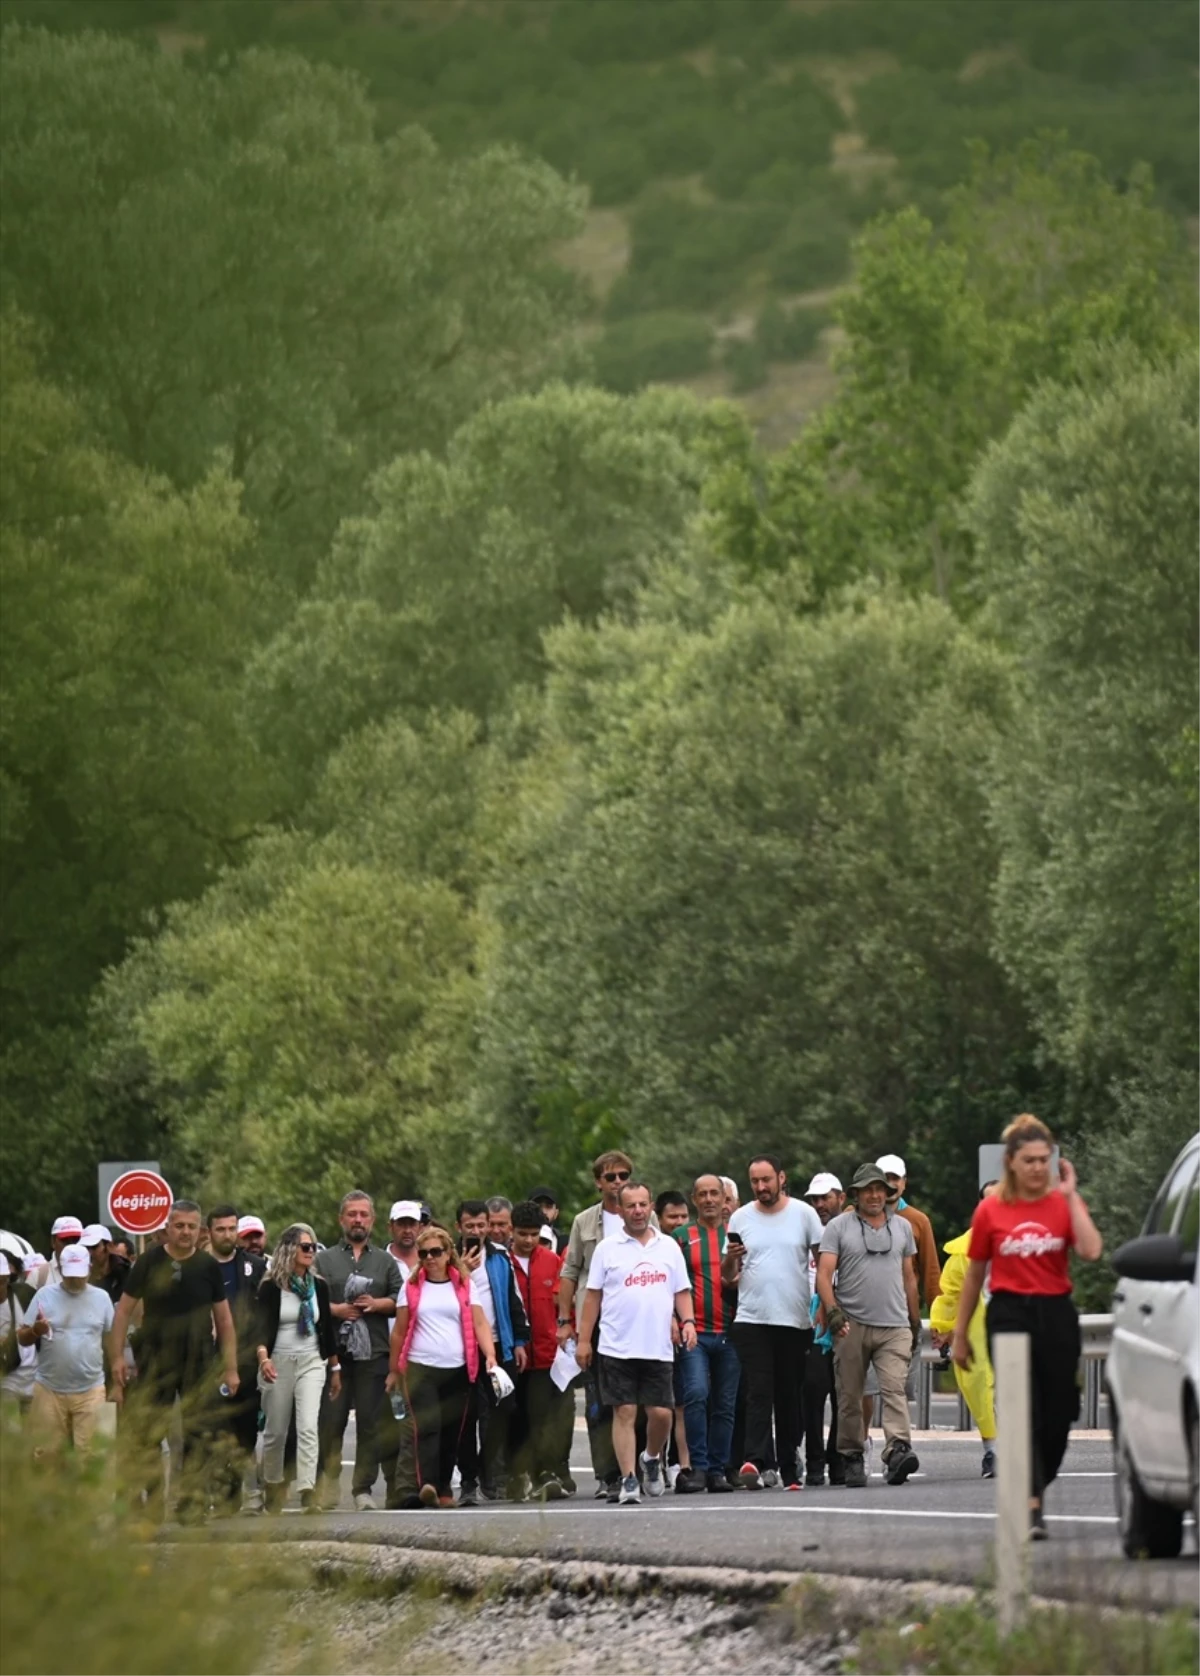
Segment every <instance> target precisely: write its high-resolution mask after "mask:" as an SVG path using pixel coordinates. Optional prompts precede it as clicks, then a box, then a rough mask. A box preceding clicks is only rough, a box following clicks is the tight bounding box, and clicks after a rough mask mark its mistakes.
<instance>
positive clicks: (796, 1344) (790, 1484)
mask: <svg viewBox="0 0 1200 1676" xmlns="http://www.w3.org/2000/svg"><path fill="white" fill-rule="evenodd" d="M786 1185H787V1176H786V1175H785V1174H784V1171H783V1166H782V1164H781V1163H780V1161H779V1159H778V1158H774V1157H772V1156H770V1155H769V1154H763V1155H761V1156H759V1157H757V1158H752V1159H751V1160H750V1192H751V1195H752V1199H751V1202H750V1203H749V1204H746V1205H743V1206H742V1207H741V1209H740V1210H735V1211H734V1213H733V1215H732V1216H731V1217H730V1219H729V1228H728V1230H727V1232H726V1235H725V1255H724V1257H723V1258H722V1260H721V1279H722V1280H723V1281H725V1282H726V1283H727V1284H728V1285H734V1286H736V1287H737V1289H738V1306H737V1319H736V1321H735V1322H734V1324H733V1342H734V1344H735V1345H736V1346H737V1353H738V1360H739V1361H740V1362H741V1365H742V1385H743V1387H744V1389H745V1392H746V1460H745V1462H744V1464H743V1465H742V1467H741V1469H740V1471H739V1473H738V1478H739V1479H740V1481H741V1482H742V1484H744V1485H745V1487H746V1488H747V1489H748V1490H760V1489H761V1488H762V1487H763V1482H764V1474H766V1473H771V1472H775V1471H777V1472H778V1476H779V1478H781V1479H782V1481H783V1484H784V1486H785V1488H787V1489H789V1490H790V1489H796V1490H798V1489H799V1488H800V1474H799V1469H798V1466H797V1454H798V1452H799V1449H800V1445H801V1443H802V1442H803V1440H804V1410H803V1405H802V1400H801V1394H802V1390H803V1383H804V1363H805V1358H806V1357H807V1355H808V1347H809V1345H810V1344H811V1343H812V1326H811V1324H810V1320H809V1299H810V1297H811V1289H810V1282H809V1263H810V1259H811V1256H812V1253H813V1251H814V1250H815V1248H816V1247H817V1246H818V1245H820V1243H821V1221H820V1218H819V1217H818V1215H817V1213H816V1211H815V1210H814V1209H813V1208H812V1206H811V1205H809V1204H806V1203H805V1202H804V1200H803V1199H790V1198H788V1196H787V1193H786V1192H785V1187H786ZM772 1416H773V1417H774V1439H775V1442H774V1445H772V1441H771V1440H772ZM768 1482H770V1480H768Z"/></svg>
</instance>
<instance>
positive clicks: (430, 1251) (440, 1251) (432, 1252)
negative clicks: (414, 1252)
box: [418, 1245, 446, 1257]
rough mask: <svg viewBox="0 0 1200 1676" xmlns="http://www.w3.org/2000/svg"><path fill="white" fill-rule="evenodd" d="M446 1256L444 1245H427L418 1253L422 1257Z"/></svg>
mask: <svg viewBox="0 0 1200 1676" xmlns="http://www.w3.org/2000/svg"><path fill="white" fill-rule="evenodd" d="M445 1255H446V1247H445V1246H444V1245H426V1246H423V1247H422V1248H421V1250H420V1251H419V1252H418V1256H420V1257H444V1256H445Z"/></svg>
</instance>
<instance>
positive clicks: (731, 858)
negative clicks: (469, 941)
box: [479, 595, 1029, 1205]
mask: <svg viewBox="0 0 1200 1676" xmlns="http://www.w3.org/2000/svg"><path fill="white" fill-rule="evenodd" d="M790 603H791V602H787V601H780V602H776V601H774V600H772V599H770V598H762V597H759V598H757V599H755V598H754V597H753V596H752V595H748V596H747V597H746V598H745V599H743V600H742V601H741V602H740V603H736V602H735V603H733V604H731V605H730V607H729V608H728V609H727V610H726V611H725V612H724V613H723V614H720V615H718V616H717V617H716V618H715V620H712V621H710V622H709V623H708V624H707V625H704V626H697V627H696V628H695V629H693V630H691V631H688V630H685V629H683V628H681V627H680V626H679V624H678V623H677V622H676V623H672V622H670V621H666V620H663V619H662V618H657V619H656V618H655V617H654V616H653V615H651V616H649V617H648V618H647V619H646V620H643V621H642V622H640V623H639V624H636V625H631V626H619V625H616V624H608V625H605V626H604V627H602V628H601V629H599V630H598V631H588V630H585V629H583V628H582V627H570V628H564V629H560V630H558V631H556V633H555V634H554V635H553V636H552V637H551V641H550V645H551V649H552V653H553V658H554V667H553V672H552V675H551V679H550V683H549V687H548V692H547V707H546V720H545V724H544V728H543V733H542V739H541V745H540V749H539V751H538V752H537V753H535V754H534V756H533V757H532V758H531V759H530V761H529V763H528V764H527V767H526V770H525V775H524V779H523V784H522V791H521V796H520V799H519V802H518V805H517V809H516V818H515V822H514V828H513V832H512V834H511V837H510V839H509V840H508V842H507V844H506V846H505V847H504V849H503V850H502V852H501V854H502V861H501V863H500V865H499V870H498V876H497V879H496V882H495V884H494V886H493V888H492V889H491V890H490V891H489V893H488V895H487V898H486V901H487V905H488V909H489V912H490V914H491V916H492V917H493V918H494V920H495V923H496V926H497V928H498V929H497V933H496V936H495V939H494V941H493V943H492V945H491V957H490V959H489V964H488V969H487V972H486V992H487V1001H486V1006H485V1012H484V1018H483V1025H482V1036H483V1058H482V1064H481V1071H480V1079H481V1080H480V1094H479V1100H480V1102H481V1105H482V1107H483V1108H484V1109H486V1110H487V1111H488V1112H490V1113H499V1114H500V1115H501V1116H502V1118H503V1120H504V1122H505V1124H506V1126H507V1127H506V1129H505V1131H504V1133H505V1134H507V1135H509V1136H511V1137H512V1138H513V1140H514V1141H515V1138H516V1137H517V1136H518V1135H521V1136H523V1137H525V1136H530V1135H533V1136H536V1134H537V1133H538V1130H537V1124H538V1122H539V1112H540V1109H541V1105H542V1102H543V1101H544V1099H545V1097H546V1094H547V1092H548V1091H550V1090H555V1089H558V1088H560V1087H561V1086H563V1085H564V1083H565V1084H567V1085H568V1086H570V1087H571V1088H572V1089H573V1090H574V1091H575V1094H576V1096H577V1097H579V1098H583V1099H596V1100H601V1101H604V1102H606V1103H607V1104H608V1105H609V1107H610V1108H611V1109H613V1110H614V1111H615V1112H616V1113H617V1115H618V1116H619V1119H620V1122H621V1124H622V1126H623V1127H624V1129H625V1132H626V1133H627V1134H628V1135H629V1136H630V1138H631V1139H636V1146H637V1153H638V1161H639V1165H643V1166H644V1167H645V1168H646V1169H647V1170H649V1171H651V1172H654V1179H655V1180H656V1181H657V1182H659V1183H660V1184H661V1183H662V1181H663V1180H664V1178H666V1179H671V1180H675V1179H685V1178H686V1175H687V1173H688V1172H689V1171H693V1170H695V1169H697V1168H699V1167H700V1166H707V1167H712V1166H713V1164H714V1163H715V1162H717V1161H720V1162H722V1163H724V1164H726V1165H735V1164H736V1165H738V1167H739V1168H740V1167H741V1165H742V1164H744V1160H745V1156H746V1154H747V1149H748V1148H750V1147H753V1146H766V1145H770V1146H772V1147H776V1148H778V1149H780V1150H781V1151H782V1152H784V1153H785V1154H786V1155H787V1157H788V1159H789V1161H794V1160H795V1159H797V1158H799V1159H800V1161H801V1167H802V1168H806V1167H810V1166H811V1167H815V1166H816V1165H818V1164H825V1165H827V1166H831V1167H835V1168H839V1167H843V1166H845V1167H849V1166H851V1165H852V1164H853V1162H855V1160H856V1156H857V1155H858V1154H860V1153H861V1152H862V1151H863V1149H866V1148H869V1147H872V1146H873V1147H875V1148H876V1149H878V1148H879V1147H880V1146H882V1145H883V1144H884V1143H885V1142H887V1141H888V1140H889V1139H890V1140H892V1141H894V1140H895V1138H896V1136H897V1135H901V1134H902V1135H903V1136H904V1137H905V1142H906V1145H907V1146H908V1147H909V1150H910V1152H911V1154H912V1155H913V1157H914V1158H919V1159H921V1160H922V1162H923V1163H927V1164H928V1165H929V1166H931V1167H934V1168H937V1169H938V1171H939V1172H940V1174H941V1184H940V1185H941V1187H942V1188H944V1189H945V1192H946V1194H947V1195H948V1196H949V1195H951V1193H952V1192H953V1198H954V1202H956V1203H958V1204H959V1205H961V1202H962V1196H963V1194H964V1191H965V1192H966V1193H967V1194H968V1196H969V1176H970V1168H971V1166H970V1163H969V1158H970V1150H971V1145H972V1143H973V1142H974V1141H976V1140H979V1139H983V1138H985V1137H990V1136H991V1135H992V1134H993V1133H994V1131H995V1130H996V1129H997V1128H998V1127H999V1124H1000V1123H1001V1122H1002V1120H1003V1118H1004V1116H1006V1115H1008V1114H1009V1113H1010V1112H1011V1110H1012V1109H1014V1108H1013V1102H1014V1100H1015V1099H1017V1098H1019V1095H1018V1094H1017V1093H1016V1092H1015V1090H1014V1087H1013V1081H1012V1079H1013V1078H1014V1077H1015V1076H1016V1075H1017V1074H1018V1072H1019V1069H1020V1062H1021V1058H1022V1055H1023V1054H1025V1053H1027V1051H1028V1048H1029V1041H1028V1037H1027V1033H1026V1030H1025V1028H1024V1022H1023V1018H1022V1014H1021V1009H1020V1007H1019V1005H1018V1004H1017V1002H1016V1000H1015V997H1014V994H1013V991H1012V989H1011V987H1010V985H1009V984H1008V982H1007V980H1006V979H1005V977H1004V976H1003V974H1002V972H1001V970H1000V969H999V967H998V965H997V963H996V962H995V961H994V960H993V959H992V958H991V956H990V954H989V948H988V944H989V924H990V906H989V891H990V884H991V879H992V875H993V871H994V851H993V845H992V840H991V837H990V834H989V831H988V828H987V825H986V821H985V818H984V803H983V787H982V783H981V782H982V774H983V771H984V768H985V766H986V763H987V761H988V757H989V753H990V750H991V748H992V743H993V735H994V729H995V727H996V726H997V725H998V724H999V723H1000V721H1001V720H1002V719H1003V717H1004V715H1005V713H1006V709H1007V692H1008V671H1007V667H1006V663H1005V660H1004V658H1003V657H1002V656H1000V655H999V654H998V653H996V652H995V651H994V650H992V649H989V648H988V647H987V646H986V645H984V644H983V643H981V642H980V641H979V640H978V639H977V638H976V637H975V636H974V635H973V634H971V633H970V632H968V631H967V630H966V629H964V628H962V627H960V626H959V625H958V624H957V623H956V622H955V620H954V618H953V617H952V616H951V615H950V613H949V612H948V611H947V610H946V609H945V608H944V607H942V606H940V605H938V604H937V603H935V602H932V601H930V602H924V603H919V604H918V603H911V604H906V603H904V602H902V601H899V600H897V599H895V598H890V597H881V598H879V599H868V598H864V599H862V600H860V601H858V602H857V604H856V605H855V606H854V607H853V608H850V609H847V610H846V611H844V612H842V613H839V614H831V615H829V616H827V617H824V618H815V619H814V618H798V617H796V616H795V615H794V612H793V611H792V609H791V608H790Z"/></svg>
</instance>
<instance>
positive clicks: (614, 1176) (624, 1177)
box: [601, 1170, 629, 1181]
mask: <svg viewBox="0 0 1200 1676" xmlns="http://www.w3.org/2000/svg"><path fill="white" fill-rule="evenodd" d="M601 1179H602V1180H604V1181H628V1180H629V1171H628V1170H605V1172H604V1175H603V1177H602V1178H601Z"/></svg>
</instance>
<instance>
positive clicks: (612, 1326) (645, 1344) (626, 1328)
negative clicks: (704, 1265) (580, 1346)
mask: <svg viewBox="0 0 1200 1676" xmlns="http://www.w3.org/2000/svg"><path fill="white" fill-rule="evenodd" d="M587 1283H588V1290H589V1291H596V1292H600V1293H601V1294H602V1297H601V1302H600V1354H601V1355H602V1356H612V1357H613V1358H615V1360H617V1361H619V1362H633V1361H644V1362H673V1361H674V1360H675V1351H674V1347H673V1346H672V1344H671V1316H672V1314H673V1312H674V1309H675V1294H676V1292H687V1291H690V1290H691V1281H690V1280H689V1279H688V1272H687V1264H686V1263H685V1262H684V1260H683V1253H682V1252H681V1251H680V1249H679V1246H678V1244H677V1242H676V1241H675V1240H673V1239H670V1238H669V1237H668V1236H667V1235H666V1234H660V1233H659V1231H658V1229H657V1228H652V1229H651V1231H650V1238H649V1239H648V1240H647V1241H646V1243H645V1245H643V1244H642V1243H641V1241H640V1240H635V1239H634V1237H633V1235H632V1234H627V1233H625V1232H624V1230H622V1232H621V1233H619V1234H611V1235H610V1236H609V1237H608V1239H603V1240H601V1241H600V1242H599V1244H598V1245H597V1247H596V1249H595V1251H594V1253H593V1254H592V1266H591V1268H590V1269H589V1270H588V1281H587Z"/></svg>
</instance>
